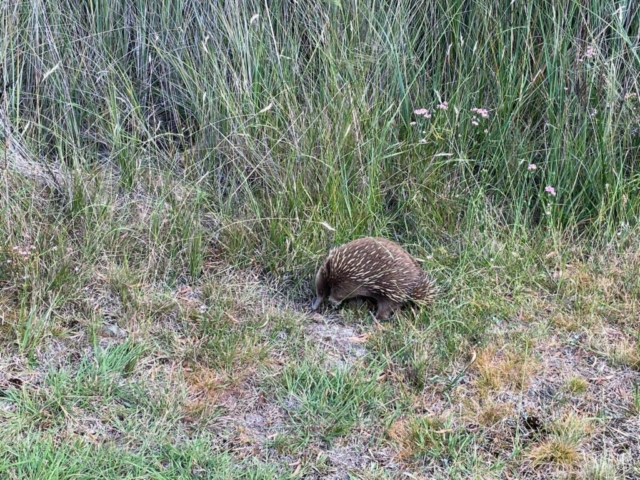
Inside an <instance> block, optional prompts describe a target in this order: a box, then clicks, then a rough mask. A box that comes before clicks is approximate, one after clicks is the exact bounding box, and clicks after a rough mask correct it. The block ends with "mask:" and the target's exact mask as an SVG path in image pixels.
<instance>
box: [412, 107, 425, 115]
mask: <svg viewBox="0 0 640 480" xmlns="http://www.w3.org/2000/svg"><path fill="white" fill-rule="evenodd" d="M413 113H415V114H416V115H424V114H425V113H429V110H427V109H426V108H419V109H417V110H414V111H413Z"/></svg>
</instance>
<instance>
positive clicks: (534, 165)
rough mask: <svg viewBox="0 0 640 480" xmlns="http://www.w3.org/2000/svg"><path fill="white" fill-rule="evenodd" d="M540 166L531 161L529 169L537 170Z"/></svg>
mask: <svg viewBox="0 0 640 480" xmlns="http://www.w3.org/2000/svg"><path fill="white" fill-rule="evenodd" d="M537 168H538V166H537V165H536V164H535V163H530V164H529V166H528V167H527V170H536V169H537Z"/></svg>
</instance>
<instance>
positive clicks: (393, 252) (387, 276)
mask: <svg viewBox="0 0 640 480" xmlns="http://www.w3.org/2000/svg"><path fill="white" fill-rule="evenodd" d="M316 294H317V297H316V299H315V301H314V302H313V306H312V309H313V310H315V309H316V308H318V306H319V305H320V304H321V303H322V301H323V300H324V299H325V298H327V297H328V298H329V301H330V302H331V303H332V304H333V305H339V304H340V303H341V302H342V301H343V300H346V299H348V298H353V297H369V298H373V299H375V301H376V303H377V310H376V318H378V319H381V320H382V319H385V318H388V317H389V316H390V315H391V314H392V313H393V312H394V311H395V310H397V309H398V308H400V307H401V306H402V304H404V303H405V302H408V301H410V300H412V301H415V302H418V303H429V302H431V301H432V300H433V297H434V295H435V286H434V281H433V279H432V278H431V277H430V276H429V274H427V273H426V272H425V271H424V270H422V268H420V265H419V264H418V262H417V261H416V260H415V259H414V258H413V257H412V256H411V255H409V254H408V253H407V252H406V251H405V250H404V249H403V248H402V247H401V246H400V245H398V244H397V243H395V242H392V241H390V240H386V239H384V238H374V237H364V238H359V239H357V240H353V241H351V242H349V243H347V244H344V245H342V246H340V247H338V248H336V249H334V250H332V251H331V252H330V253H329V256H328V257H327V258H326V260H325V261H324V262H323V264H322V266H321V267H320V269H319V270H318V273H317V275H316Z"/></svg>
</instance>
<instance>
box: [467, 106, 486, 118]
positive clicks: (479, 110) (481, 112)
mask: <svg viewBox="0 0 640 480" xmlns="http://www.w3.org/2000/svg"><path fill="white" fill-rule="evenodd" d="M471 111H472V112H476V113H477V114H478V115H480V116H481V117H482V118H489V112H488V111H487V109H485V108H472V109H471Z"/></svg>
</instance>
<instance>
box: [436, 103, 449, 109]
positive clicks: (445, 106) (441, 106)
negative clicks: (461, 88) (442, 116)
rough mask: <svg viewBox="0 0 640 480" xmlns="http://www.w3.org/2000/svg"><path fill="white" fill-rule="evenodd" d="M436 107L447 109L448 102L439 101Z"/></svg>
mask: <svg viewBox="0 0 640 480" xmlns="http://www.w3.org/2000/svg"><path fill="white" fill-rule="evenodd" d="M438 108H439V109H440V110H448V109H449V102H441V103H439V104H438Z"/></svg>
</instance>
